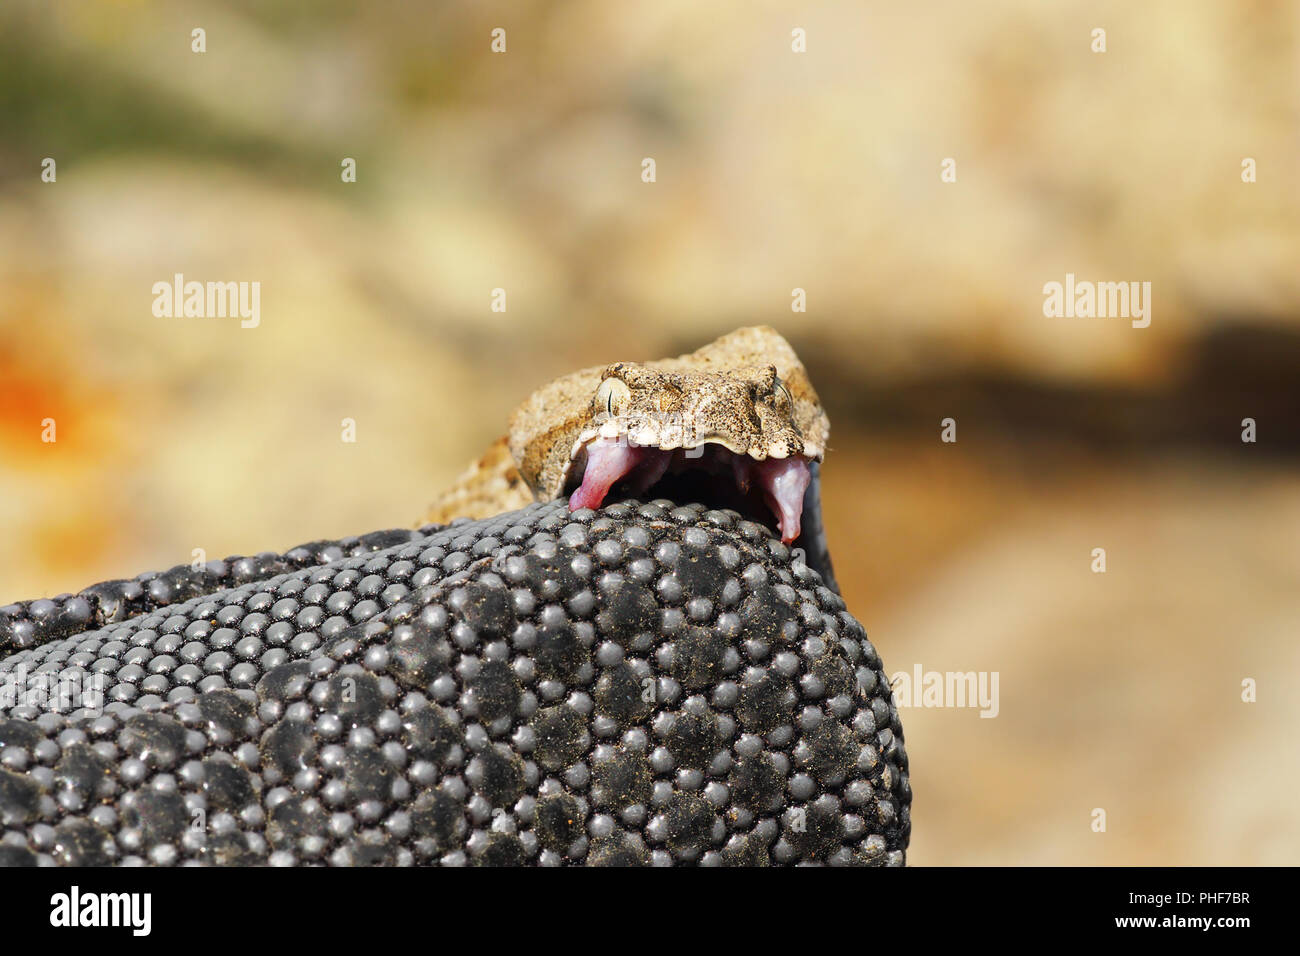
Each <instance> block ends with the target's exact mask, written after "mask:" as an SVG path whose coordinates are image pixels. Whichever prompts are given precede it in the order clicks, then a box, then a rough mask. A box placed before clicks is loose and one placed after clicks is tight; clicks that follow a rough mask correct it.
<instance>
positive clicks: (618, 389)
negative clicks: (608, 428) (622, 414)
mask: <svg viewBox="0 0 1300 956" xmlns="http://www.w3.org/2000/svg"><path fill="white" fill-rule="evenodd" d="M631 397H632V390H631V389H629V388H628V387H627V383H626V382H624V381H623V380H622V379H621V378H614V377H613V376H611V377H609V378H607V379H605V381H603V382H601V383H600V388H599V389H597V390H596V400H595V402H594V405H595V408H596V410H597V413H598V414H599V413H600V412H604V413H605V414H606V415H608V416H609V417H611V418H612V417H613V416H615V415H617V414H618V413H619V411H620V410H621V409H622V408H623V406H624V405H626V404H627V400H628V399H629V398H631Z"/></svg>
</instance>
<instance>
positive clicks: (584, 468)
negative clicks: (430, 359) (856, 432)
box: [512, 328, 829, 542]
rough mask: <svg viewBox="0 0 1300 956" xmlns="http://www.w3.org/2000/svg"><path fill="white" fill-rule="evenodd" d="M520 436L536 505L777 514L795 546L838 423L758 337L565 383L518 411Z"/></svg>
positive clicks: (776, 349) (769, 339) (791, 363)
mask: <svg viewBox="0 0 1300 956" xmlns="http://www.w3.org/2000/svg"><path fill="white" fill-rule="evenodd" d="M564 409H568V414H560V412H561V410H564ZM544 425H545V426H546V427H543V426H544ZM512 433H513V434H512V448H517V452H516V457H517V459H518V460H519V461H520V462H521V469H520V470H521V473H522V474H523V476H524V478H525V480H527V481H528V483H529V484H530V486H532V487H533V489H534V491H535V493H536V494H537V497H539V498H542V499H549V498H556V497H559V496H560V495H563V494H567V495H569V507H570V509H571V510H575V511H576V510H577V509H579V508H598V507H600V506H601V505H602V504H603V503H604V502H605V501H606V499H607V498H608V497H609V496H610V494H611V493H617V494H620V495H632V496H638V497H640V496H645V495H646V494H647V493H650V492H654V493H655V495H656V496H659V495H662V496H664V497H672V498H676V499H678V500H692V501H707V502H709V503H711V504H714V505H715V506H721V507H732V508H736V509H737V510H739V511H741V512H742V513H745V514H750V515H752V516H755V517H759V516H766V515H767V514H768V513H770V514H771V515H772V516H774V517H775V519H776V524H777V525H778V527H779V530H780V533H781V537H782V539H783V540H784V541H786V542H791V541H793V540H794V539H795V538H797V537H798V536H799V532H800V519H801V515H802V510H803V501H804V493H805V491H806V489H807V487H808V484H809V481H810V477H811V475H810V470H809V465H810V464H811V463H812V462H815V461H819V460H820V459H821V457H822V455H823V454H824V452H825V445H826V438H827V435H828V433H829V424H828V423H827V420H826V415H825V413H824V412H823V411H822V409H821V405H820V403H819V402H818V399H817V395H816V393H815V392H814V391H813V389H812V385H811V384H810V383H809V381H808V377H807V374H806V372H805V371H804V368H803V366H802V365H801V364H800V363H799V360H798V358H797V357H795V354H794V351H793V350H792V349H791V348H790V346H789V344H787V343H786V341H785V339H783V338H781V336H780V335H778V334H777V333H776V332H774V331H772V330H771V329H767V328H751V329H740V330H738V331H737V332H733V333H731V334H730V335H727V336H723V337H722V338H721V339H718V340H717V341H715V342H713V343H711V344H710V345H706V346H705V347H704V348H702V349H699V350H698V351H696V352H692V353H690V354H689V355H683V356H681V357H679V358H676V359H665V360H661V361H656V362H647V363H644V364H641V363H636V362H616V363H614V364H612V365H607V366H604V367H597V368H594V369H587V370H585V371H583V372H580V373H576V374H575V375H573V376H568V377H566V378H565V379H561V380H559V381H557V382H555V383H552V385H550V386H547V388H546V389H544V390H542V391H541V392H539V393H537V395H535V396H534V397H533V398H532V399H530V401H529V403H526V404H525V406H524V407H523V408H521V410H520V412H518V413H516V418H515V420H514V423H513V426H512Z"/></svg>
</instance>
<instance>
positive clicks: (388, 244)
mask: <svg viewBox="0 0 1300 956" xmlns="http://www.w3.org/2000/svg"><path fill="white" fill-rule="evenodd" d="M496 27H502V28H504V29H505V30H506V42H507V52H506V53H504V54H494V53H492V52H491V50H490V44H491V35H490V34H491V31H492V30H493V29H494V28H496ZM195 28H202V29H203V30H204V31H206V52H205V53H201V54H199V53H194V52H192V50H191V43H192V39H191V37H192V30H194V29H195ZM795 28H802V29H803V30H805V31H806V36H807V52H806V53H794V52H792V49H791V43H792V32H791V31H792V30H794V29H795ZM1096 28H1101V29H1104V30H1105V31H1106V52H1104V53H1097V52H1093V49H1092V48H1093V46H1094V44H1095V40H1094V38H1093V32H1092V31H1093V30H1094V29H1096ZM46 157H50V158H53V159H54V160H55V161H56V163H57V180H56V181H55V182H53V183H49V182H42V179H41V169H42V166H41V164H42V160H43V159H44V158H46ZM345 157H350V158H353V159H355V160H356V164H357V181H356V182H355V183H343V182H342V181H341V177H340V164H341V162H342V161H343V159H344V158H345ZM645 157H652V158H654V159H655V161H656V164H657V181H656V182H654V183H645V182H643V181H642V179H641V170H642V160H643V159H644V158H645ZM948 158H951V159H953V160H955V163H956V166H955V169H956V182H944V181H942V180H941V176H940V173H941V164H942V163H943V161H944V160H945V159H948ZM1246 158H1251V159H1253V160H1255V164H1256V169H1257V182H1254V183H1245V182H1243V181H1242V163H1243V160H1245V159H1246ZM175 273H183V274H184V275H185V276H186V277H187V278H190V279H197V280H200V281H207V280H221V281H250V282H251V281H257V282H260V283H261V324H260V325H259V326H258V327H257V328H255V329H243V328H240V326H239V322H238V320H236V319H220V318H213V319H200V318H156V317H154V315H153V313H152V311H151V306H152V302H153V293H152V291H151V290H152V286H153V284H154V283H155V282H159V281H170V280H171V277H172V276H173V275H174V274H175ZM1066 273H1074V274H1076V275H1077V276H1078V277H1079V278H1080V279H1088V280H1094V281H1139V282H1141V281H1146V282H1151V283H1152V297H1151V306H1152V309H1151V324H1150V326H1149V327H1148V328H1145V329H1135V328H1133V327H1132V326H1131V324H1130V322H1129V321H1128V320H1126V319H1122V318H1109V319H1103V318H1048V317H1046V316H1044V313H1043V286H1044V284H1045V283H1047V282H1053V281H1057V282H1061V281H1064V278H1065V274H1066ZM497 288H503V289H505V290H506V292H507V310H506V311H505V312H494V311H492V310H491V308H490V306H491V302H492V290H493V289H497ZM795 288H801V289H804V290H806V294H807V311H806V312H793V311H792V310H791V301H792V300H791V294H792V290H793V289H795ZM756 323H766V324H770V325H773V326H775V327H776V328H778V329H779V330H781V331H782V332H783V333H784V334H785V335H786V336H787V337H788V338H790V339H791V341H792V342H793V343H794V345H795V347H796V349H797V350H798V351H799V352H800V354H801V355H803V356H804V357H805V360H806V362H807V363H808V365H809V366H810V369H811V372H812V375H813V380H814V382H815V383H816V384H817V387H818V388H819V390H820V391H821V394H822V396H823V398H824V400H825V403H826V405H827V407H828V409H829V412H830V415H831V421H832V425H833V427H832V449H831V452H830V454H829V456H828V459H827V463H826V465H825V469H824V477H825V483H826V495H827V501H826V510H827V519H828V522H829V525H830V531H831V536H832V537H831V545H832V551H833V553H834V555H835V559H836V563H837V569H838V572H839V575H840V579H841V583H842V585H843V589H844V592H845V596H846V599H847V600H848V602H849V606H850V608H851V609H852V610H853V611H854V612H855V614H856V615H857V616H858V617H859V618H860V619H861V620H862V621H863V622H864V624H865V625H866V626H867V629H868V631H869V633H870V635H871V637H872V640H873V642H874V643H875V644H876V646H877V647H878V648H879V650H880V652H881V653H882V655H883V656H884V659H885V663H886V669H887V670H888V671H889V672H891V673H893V672H896V671H904V672H908V673H909V674H910V673H912V672H913V671H914V668H916V667H917V666H920V667H921V668H922V669H923V671H926V672H929V671H939V672H946V671H959V672H964V671H980V672H997V673H998V674H999V690H1000V700H999V707H998V714H997V716H996V717H995V718H993V719H981V718H980V717H979V715H978V711H977V710H975V709H971V708H954V707H948V708H916V707H913V708H910V709H906V710H904V712H903V722H904V727H905V730H906V739H907V748H908V753H909V755H910V757H911V760H912V770H913V786H914V789H915V793H916V801H915V805H914V811H913V818H914V821H915V831H914V838H913V850H912V853H911V854H910V859H911V861H912V862H914V863H919V864H954V863H955V864H976V863H995V864H1014V863H1045V864H1053V863H1084V864H1103V863H1105V864H1159V863H1174V864H1228V863H1239V864H1252V863H1273V864H1281V863H1287V864H1294V863H1297V862H1300V825H1298V823H1297V817H1296V813H1295V796H1294V795H1295V792H1296V790H1297V787H1298V786H1300V750H1298V748H1297V746H1296V742H1295V735H1294V728H1295V727H1296V726H1297V724H1298V723H1300V697H1298V696H1297V690H1298V688H1297V682H1298V680H1300V640H1297V638H1300V588H1298V587H1297V582H1298V581H1300V533H1298V530H1300V470H1298V468H1297V465H1300V428H1298V427H1297V424H1298V422H1300V7H1298V6H1297V5H1296V4H1294V3H1290V2H1281V0H1279V2H1264V0H1257V2H1239V3H1231V4H1228V3H1222V4H1187V3H1182V2H1178V0H1156V2H1151V3H1144V4H1140V5H1139V4H1128V3H1121V2H1089V3H1083V2H1068V3H1057V4H1041V3H1034V2H1030V0H1020V2H1011V0H991V2H987V3H983V4H979V5H970V4H968V3H963V2H955V0H951V2H935V3H927V4H921V5H913V6H908V5H902V6H900V5H896V4H875V3H861V2H851V0H842V2H822V3H816V2H813V3H801V4H796V5H795V6H793V7H792V6H791V5H790V4H786V3H775V2H767V0H763V2H754V0H746V2H737V0H718V2H715V3H710V4H707V5H704V6H701V5H700V4H698V3H686V2H681V0H661V2H658V3H654V4H649V5H645V4H640V5H626V4H609V3H601V2H591V0H567V2H528V0H524V2H512V3H481V2H474V3H471V2H443V3H428V4H425V3H409V2H406V0H373V2H370V3H366V4H351V3H342V2H337V0H323V2H314V3H303V2H291V0H230V2H225V3H221V4H216V3H196V2H190V0H167V2H162V0H156V2H150V0H100V2H76V3H67V4H49V3H45V2H42V0H5V2H4V3H3V4H2V5H0V530H3V533H4V542H5V544H4V547H3V549H0V603H5V602H8V601H11V600H18V599H24V598H35V597H41V596H49V595H54V594H57V593H60V592H64V591H71V590H77V589H79V588H81V587H83V586H85V585H87V584H89V583H92V582H93V581H97V580H100V579H105V578H112V577H123V576H130V575H134V574H136V573H138V572H140V571H143V570H147V569H150V568H161V567H165V566H169V565H172V564H177V563H181V562H185V561H189V560H191V558H192V555H193V553H194V549H203V552H204V553H205V554H206V555H207V556H208V557H210V558H215V557H220V556H224V555H226V554H230V553H253V552H256V551H258V550H263V549H281V548H285V547H288V546H291V545H294V544H297V543H299V542H301V541H306V540H310V539H314V538H322V537H330V536H339V535H343V534H349V533H357V532H362V531H368V530H372V529H375V528H379V527H389V526H402V525H410V524H411V523H412V522H413V521H414V520H415V519H417V518H418V517H419V515H420V513H421V511H422V509H423V507H424V506H425V505H426V504H427V502H428V501H429V499H430V498H431V496H432V494H433V493H434V492H435V491H436V490H437V489H438V488H440V487H441V486H443V485H444V484H445V483H447V482H448V481H449V480H451V479H452V478H453V477H454V476H455V475H456V474H457V473H458V472H459V470H460V469H461V468H462V467H463V466H464V465H465V463H466V462H467V461H468V460H469V459H470V458H471V457H473V456H474V455H476V454H477V453H478V452H479V451H480V450H481V449H482V448H483V447H484V446H486V444H487V443H488V442H489V441H490V440H491V439H492V438H493V437H495V436H496V435H497V434H498V433H500V432H501V430H502V429H503V423H504V421H505V418H506V416H507V414H508V413H509V412H510V410H511V409H512V408H513V407H514V406H515V405H516V404H517V403H518V402H519V401H520V400H521V399H522V398H523V397H524V396H525V395H526V394H527V393H528V392H529V391H530V390H531V389H532V388H533V387H535V386H536V385H538V384H541V383H543V382H545V381H546V380H548V379H549V378H551V377H553V376H555V375H557V374H560V373H563V372H566V371H569V370H571V369H573V368H575V367H578V366H581V365H588V364H595V363H602V362H607V361H613V360H619V359H634V360H635V359H643V358H652V357H659V356H662V355H666V354H676V353H677V352H680V351H685V350H689V349H692V348H694V347H696V346H698V345H699V344H701V343H703V342H705V341H707V340H709V339H711V338H713V337H714V336H715V335H717V334H719V333H721V332H724V331H727V330H729V329H731V328H733V327H735V326H738V325H742V324H756ZM949 417H951V418H953V419H954V420H955V421H956V423H957V425H956V427H957V441H956V442H955V443H943V442H941V441H940V421H941V420H942V419H944V418H949ZM1247 417H1249V418H1254V419H1255V420H1256V422H1257V429H1258V441H1257V442H1255V443H1253V444H1248V443H1243V442H1242V440H1241V432H1242V424H1241V422H1242V419H1243V418H1247ZM45 419H54V421H55V423H56V435H57V440H56V441H54V442H47V441H42V432H43V428H44V426H43V425H42V422H43V421H44V420H45ZM344 419H352V420H354V421H355V423H356V438H357V440H356V441H355V442H345V441H343V440H341V435H342V431H343V426H342V422H343V420H344ZM1094 548H1105V549H1106V555H1107V570H1106V573H1104V574H1097V573H1094V572H1093V571H1092V570H1091V567H1092V564H1093V560H1094V559H1093V556H1092V552H1093V549H1094ZM1247 679H1252V680H1254V681H1255V682H1256V683H1257V688H1258V700H1257V702H1255V703H1245V702H1243V701H1242V682H1243V681H1244V680H1247ZM1097 808H1101V809H1103V810H1105V812H1106V830H1105V832H1104V833H1099V832H1095V831H1094V829H1093V821H1094V819H1095V816H1094V810H1095V809H1097Z"/></svg>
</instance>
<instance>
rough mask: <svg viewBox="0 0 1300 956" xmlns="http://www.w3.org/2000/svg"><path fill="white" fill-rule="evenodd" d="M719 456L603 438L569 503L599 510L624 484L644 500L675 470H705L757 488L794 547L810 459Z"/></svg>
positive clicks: (742, 488)
mask: <svg viewBox="0 0 1300 956" xmlns="http://www.w3.org/2000/svg"><path fill="white" fill-rule="evenodd" d="M711 450H712V449H711ZM718 451H720V452H721V454H719V453H718ZM718 451H714V453H713V454H712V455H708V456H702V457H700V458H694V459H692V458H687V457H686V456H685V455H684V454H683V453H682V451H681V450H680V449H679V450H675V451H663V450H661V449H659V448H648V447H645V448H642V447H633V446H631V445H629V444H628V443H627V442H625V441H620V440H617V439H606V438H600V439H597V440H596V441H593V442H591V443H590V444H588V445H587V467H586V470H585V471H584V472H583V473H582V484H581V485H579V486H578V489H577V490H576V491H574V493H573V495H572V496H571V497H570V498H569V510H570V511H577V510H578V509H579V508H599V507H600V506H601V505H602V504H603V503H604V501H605V498H606V496H607V495H608V494H609V492H610V489H611V488H613V487H614V486H615V485H616V484H618V483H619V482H623V483H625V485H626V486H627V488H628V490H629V492H630V493H631V494H634V495H639V494H643V493H644V492H646V491H647V490H649V488H650V487H651V486H652V485H654V484H655V483H656V482H657V481H659V479H661V478H662V477H663V476H664V474H665V473H666V472H667V471H668V470H669V468H670V467H671V468H672V469H673V470H674V471H684V470H693V469H701V470H704V471H711V472H713V473H715V474H720V475H722V476H725V477H729V478H730V479H731V480H734V482H735V485H736V488H737V490H738V491H739V492H740V494H741V495H742V496H743V495H747V494H748V493H749V491H750V488H751V487H753V486H757V487H758V490H759V491H760V492H761V493H762V497H763V500H764V501H765V502H766V503H767V506H768V508H769V509H771V511H772V514H773V515H774V516H775V517H776V522H777V527H778V530H779V531H780V532H781V540H782V541H784V542H785V543H786V544H789V543H790V542H792V541H794V539H795V538H797V537H799V530H800V520H801V519H802V517H803V499H804V492H805V491H807V490H808V483H809V481H811V480H812V473H811V472H810V471H809V470H808V460H807V459H806V458H803V457H801V456H793V457H790V458H767V459H764V460H763V461H754V460H753V459H752V458H749V457H748V456H746V455H735V454H732V453H731V452H727V451H725V449H721V448H720V446H719V449H718ZM728 473H729V474H728Z"/></svg>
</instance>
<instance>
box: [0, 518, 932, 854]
mask: <svg viewBox="0 0 1300 956" xmlns="http://www.w3.org/2000/svg"><path fill="white" fill-rule="evenodd" d="M154 582H160V583H154ZM196 590H201V591H203V593H192V592H194V591H196ZM0 640H5V641H7V642H8V646H7V649H0V864H3V865H22V864H44V865H51V864H62V865H86V864H112V863H117V864H156V865H169V864H182V863H207V864H259V863H271V864H280V865H292V864H306V863H330V864H336V865H359V864H398V865H412V864H415V865H430V864H444V865H463V864H479V865H483V864H486V865H561V864H586V865H625V864H655V865H673V864H704V865H718V864H739V865H766V864H783V865H790V864H797V863H805V862H827V863H831V864H876V865H881V864H883V865H901V864H902V863H903V862H904V852H905V849H906V846H907V841H908V835H909V832H910V816H909V813H910V804H911V789H910V787H909V784H908V776H907V756H906V753H905V751H904V749H903V738H902V728H901V726H900V724H899V718H898V712H897V709H896V708H895V707H894V706H893V702H892V698H891V696H890V691H889V686H888V683H887V681H886V678H885V675H884V672H883V670H882V665H881V662H880V659H879V657H878V656H877V654H876V651H875V649H874V648H873V647H872V646H871V644H870V643H869V642H868V640H867V637H866V634H865V633H864V631H863V629H862V627H861V626H860V625H859V624H858V623H857V622H856V621H855V620H854V619H853V618H852V617H851V616H850V615H849V614H848V612H847V611H846V610H845V607H844V603H843V601H842V600H841V599H840V597H839V595H838V594H836V593H835V592H834V591H832V590H830V589H828V588H826V587H823V586H822V585H821V582H820V579H819V578H818V577H817V575H816V574H815V572H813V571H811V570H810V569H808V568H807V567H806V565H805V564H804V563H803V560H802V553H801V552H792V551H791V550H790V549H789V548H786V547H785V546H784V545H782V544H780V542H778V541H776V540H774V539H773V538H772V537H771V535H770V532H768V530H767V529H766V528H764V527H762V526H761V525H757V524H753V523H751V522H748V521H744V520H742V519H741V518H739V517H738V516H737V515H735V514H734V513H732V512H725V511H707V510H705V509H704V508H703V507H701V506H698V505H692V506H685V507H676V506H674V505H673V504H672V503H671V502H668V501H658V502H653V503H649V504H641V503H639V502H625V503H619V504H616V505H612V506H610V507H607V508H604V509H602V510H601V511H598V512H590V511H582V512H578V513H576V514H572V515H571V514H570V513H569V512H568V510H567V507H566V506H565V503H564V502H563V501H557V502H551V503H547V504H541V505H533V506H530V507H528V508H525V509H523V510H522V511H517V512H512V513H509V514H505V515H501V516H498V517H496V518H492V519H489V520H485V521H477V522H466V523H457V524H455V525H452V526H449V527H446V528H442V529H422V530H421V531H419V532H407V531H396V532H382V533H378V534H376V535H371V536H367V537H366V538H353V539H346V540H345V541H341V542H316V543H314V544H312V545H307V546H303V547H302V548H298V549H293V550H292V551H289V552H286V553H285V554H284V555H259V556H257V557H256V558H243V559H231V560H230V561H227V562H215V563H213V564H212V565H209V566H208V567H207V568H205V569H203V570H202V571H191V570H189V569H187V568H184V567H182V568H179V569H174V570H173V571H172V572H167V573H165V574H162V575H145V576H142V577H141V578H139V579H136V580H135V581H133V582H113V583H110V584H106V585H102V586H99V590H98V591H96V589H90V590H89V591H87V592H82V594H81V595H78V596H71V597H69V596H64V597H62V598H60V599H56V600H54V601H48V602H30V603H28V604H24V605H15V606H11V607H9V608H5V609H0ZM15 647H21V649H17V650H15V649H14V648H15ZM41 674H45V675H54V678H67V676H68V675H72V676H74V677H79V678H80V680H81V683H80V684H79V685H78V684H76V682H75V681H74V682H73V683H72V684H68V683H67V681H66V680H65V683H64V684H63V685H62V686H64V687H65V688H66V687H68V686H72V687H75V688H79V689H80V690H82V691H83V692H85V690H86V688H87V685H89V684H90V680H88V679H87V677H86V675H87V674H89V675H94V674H102V675H103V697H102V702H101V701H98V700H96V699H95V698H94V696H93V694H92V696H89V697H80V698H74V699H72V700H71V702H69V701H68V700H63V701H62V705H63V706H64V707H65V711H64V712H63V713H55V712H52V710H51V706H52V705H59V704H60V699H59V695H58V694H57V693H55V692H53V690H51V689H49V688H46V687H44V686H43V684H42V678H40V677H39V676H38V675H41ZM54 678H51V677H48V676H47V678H46V680H47V682H48V683H49V684H50V685H55V684H57V683H58V681H57V680H56V679H54ZM6 689H7V691H8V692H7V693H6ZM92 690H93V688H92ZM47 698H49V699H47ZM84 703H90V704H92V705H95V704H99V705H100V706H99V707H98V708H97V709H96V708H95V707H93V706H92V708H91V709H90V710H85V709H83V710H73V709H71V708H72V707H73V706H75V705H76V704H84Z"/></svg>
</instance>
